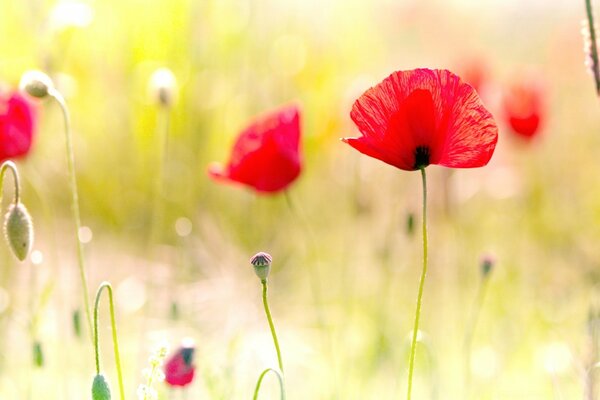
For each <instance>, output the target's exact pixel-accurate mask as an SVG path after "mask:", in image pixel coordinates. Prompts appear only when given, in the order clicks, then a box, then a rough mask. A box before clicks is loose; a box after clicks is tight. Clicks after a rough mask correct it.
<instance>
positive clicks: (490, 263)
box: [480, 255, 496, 278]
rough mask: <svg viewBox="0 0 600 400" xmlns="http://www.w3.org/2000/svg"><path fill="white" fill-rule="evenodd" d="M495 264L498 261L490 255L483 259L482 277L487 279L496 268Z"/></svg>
mask: <svg viewBox="0 0 600 400" xmlns="http://www.w3.org/2000/svg"><path fill="white" fill-rule="evenodd" d="M494 264H496V260H495V259H494V257H492V256H490V255H486V256H484V257H482V258H481V264H480V265H481V275H482V277H483V278H487V277H488V275H489V274H490V272H492V269H493V268H494Z"/></svg>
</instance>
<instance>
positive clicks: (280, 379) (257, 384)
mask: <svg viewBox="0 0 600 400" xmlns="http://www.w3.org/2000/svg"><path fill="white" fill-rule="evenodd" d="M269 372H273V373H274V374H275V375H276V376H277V380H278V381H279V393H280V394H281V400H285V389H284V388H283V377H282V376H281V374H280V373H279V371H277V370H276V369H273V368H267V369H265V370H264V371H263V372H262V373H261V374H260V376H259V377H258V381H257V382H256V388H255V389H254V396H252V400H257V399H258V391H259V390H260V385H261V384H262V381H263V378H264V377H265V375H267V373H269Z"/></svg>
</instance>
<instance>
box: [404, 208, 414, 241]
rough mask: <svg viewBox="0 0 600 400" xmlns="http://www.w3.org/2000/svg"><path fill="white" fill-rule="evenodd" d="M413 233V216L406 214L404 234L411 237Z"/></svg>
mask: <svg viewBox="0 0 600 400" xmlns="http://www.w3.org/2000/svg"><path fill="white" fill-rule="evenodd" d="M413 233H415V214H413V213H408V215H407V216H406V234H407V235H408V236H412V235H413Z"/></svg>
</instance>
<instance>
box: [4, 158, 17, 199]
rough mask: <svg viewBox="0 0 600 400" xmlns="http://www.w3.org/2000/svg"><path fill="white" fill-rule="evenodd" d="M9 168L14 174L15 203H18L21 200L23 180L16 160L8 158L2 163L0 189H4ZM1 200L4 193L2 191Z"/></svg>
mask: <svg viewBox="0 0 600 400" xmlns="http://www.w3.org/2000/svg"><path fill="white" fill-rule="evenodd" d="M7 169H9V170H10V172H11V173H12V175H13V178H14V182H15V200H14V203H15V204H18V203H19V202H20V201H21V181H20V180H19V171H18V170H17V166H16V165H15V163H14V162H12V161H10V160H8V161H4V162H3V163H2V166H1V167H0V191H1V190H2V185H3V184H4V174H5V173H6V170H7ZM0 200H2V194H1V193H0Z"/></svg>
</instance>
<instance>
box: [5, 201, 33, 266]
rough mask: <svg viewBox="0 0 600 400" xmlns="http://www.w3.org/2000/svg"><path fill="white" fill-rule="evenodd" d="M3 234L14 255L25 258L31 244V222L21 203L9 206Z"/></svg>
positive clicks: (21, 258)
mask: <svg viewBox="0 0 600 400" xmlns="http://www.w3.org/2000/svg"><path fill="white" fill-rule="evenodd" d="M4 235H5V237H6V241H7V242H8V245H9V247H10V248H11V250H12V252H13V254H14V255H15V257H17V258H18V259H19V260H20V261H23V260H25V259H26V258H27V256H28V255H29V252H30V251H31V246H32V245H33V224H32V222H31V216H30V215H29V212H27V209H26V208H25V206H24V205H23V203H20V202H19V203H17V204H11V206H10V207H9V209H8V212H7V213H6V217H5V219H4Z"/></svg>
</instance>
